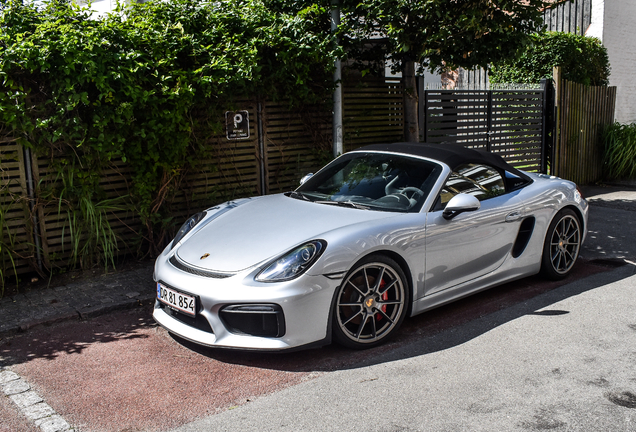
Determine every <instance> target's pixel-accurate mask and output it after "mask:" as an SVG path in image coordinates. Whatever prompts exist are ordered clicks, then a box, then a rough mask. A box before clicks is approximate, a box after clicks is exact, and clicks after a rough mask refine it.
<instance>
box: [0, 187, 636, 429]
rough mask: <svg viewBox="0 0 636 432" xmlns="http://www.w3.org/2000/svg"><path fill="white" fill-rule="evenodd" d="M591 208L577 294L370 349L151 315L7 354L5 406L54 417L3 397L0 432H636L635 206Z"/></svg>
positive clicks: (62, 329)
mask: <svg viewBox="0 0 636 432" xmlns="http://www.w3.org/2000/svg"><path fill="white" fill-rule="evenodd" d="M584 193H586V194H587V196H588V197H590V201H591V202H592V203H593V204H592V209H591V213H590V227H591V228H590V229H591V232H590V234H589V237H588V241H587V243H586V245H585V247H584V249H583V251H582V257H583V259H582V260H581V261H579V263H577V266H576V268H575V272H574V274H573V275H572V276H571V278H570V279H569V280H568V281H566V282H564V283H560V284H559V283H547V282H545V281H543V280H541V279H540V278H538V277H532V278H526V279H523V280H520V281H516V282H513V283H510V284H506V285H504V286H501V287H497V288H494V289H491V290H488V291H486V292H483V293H480V294H478V295H475V296H472V297H470V298H467V299H464V300H462V301H460V302H457V303H454V304H452V305H448V306H445V307H442V308H439V309H436V310H434V311H431V312H429V313H426V314H423V315H420V316H418V317H414V318H412V319H409V320H407V321H406V322H405V325H404V326H403V328H402V329H401V330H400V333H399V335H398V337H397V338H396V339H395V340H394V341H393V342H391V343H389V344H387V345H384V346H382V347H379V348H376V349H372V350H367V351H363V352H354V351H348V350H345V349H342V348H339V347H337V346H330V347H325V348H321V349H315V350H310V351H304V352H298V353H289V354H277V355H273V354H267V355H265V354H257V353H241V352H235V351H222V350H213V349H206V348H201V347H196V346H193V345H191V344H188V343H186V342H184V341H181V340H178V339H175V338H173V337H171V336H170V335H169V334H168V333H167V332H166V331H165V330H163V329H161V328H159V327H157V326H156V325H155V324H154V323H153V322H152V319H151V318H150V308H151V305H150V304H146V305H140V306H139V307H137V308H134V309H131V310H126V311H117V312H113V313H110V314H108V315H104V316H100V317H96V318H92V319H88V320H85V321H79V322H78V321H69V322H64V323H59V324H55V325H51V326H41V327H38V328H34V329H31V330H30V331H28V332H27V333H23V334H19V335H16V336H13V337H9V338H6V339H4V340H0V364H1V365H2V366H3V368H0V384H2V386H3V389H4V391H5V395H6V394H7V388H16V389H20V388H22V389H24V388H25V386H28V387H29V391H28V392H27V393H28V394H30V395H31V396H32V397H37V398H41V399H42V400H41V402H38V403H37V404H35V405H32V406H31V407H33V406H36V407H39V408H38V409H40V410H44V411H46V410H50V413H49V414H47V416H46V417H41V418H40V420H37V421H36V422H34V421H31V420H29V419H28V418H26V417H25V415H24V414H25V410H24V409H19V408H18V407H17V406H16V404H15V403H13V401H12V399H10V398H9V397H8V396H0V432H14V431H27V432H30V431H45V432H55V431H61V430H65V429H66V430H68V428H69V427H72V428H73V429H74V430H75V431H86V432H88V431H117V432H133V431H211V430H213V431H216V430H219V431H222V430H228V431H229V430H232V431H234V430H259V431H262V430H265V431H266V430H294V431H299V430H307V431H314V430H328V431H331V430H333V431H349V430H351V431H359V430H365V431H366V430H368V431H382V432H385V431H517V430H518V431H533V430H554V431H636V271H635V269H636V265H633V264H630V263H633V262H636V242H634V239H636V225H635V224H634V220H635V219H636V218H633V217H632V216H633V215H634V213H633V211H636V208H632V205H633V204H634V202H633V200H634V199H635V198H636V196H633V195H630V194H634V192H621V193H619V195H618V196H617V195H611V194H613V193H615V192H614V191H610V192H609V193H608V191H607V190H601V192H600V193H595V194H590V193H589V192H585V191H584ZM610 195H611V196H610ZM619 263H627V264H626V265H623V266H620V267H618V266H617V265H618V264H619ZM20 394H26V393H20ZM47 412H48V411H47ZM44 420H46V422H44Z"/></svg>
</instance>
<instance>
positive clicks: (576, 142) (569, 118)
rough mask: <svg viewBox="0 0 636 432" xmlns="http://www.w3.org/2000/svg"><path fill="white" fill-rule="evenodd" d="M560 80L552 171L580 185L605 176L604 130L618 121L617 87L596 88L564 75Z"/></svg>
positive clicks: (558, 74)
mask: <svg viewBox="0 0 636 432" xmlns="http://www.w3.org/2000/svg"><path fill="white" fill-rule="evenodd" d="M554 79H555V83H556V89H555V93H556V98H555V99H556V102H555V108H556V123H557V127H556V134H555V135H556V136H555V145H554V150H553V151H554V155H553V158H552V160H553V166H552V169H551V173H552V174H554V175H556V176H559V177H562V178H566V179H568V180H572V181H574V182H576V183H578V184H589V183H593V182H595V181H598V180H599V179H601V178H602V176H603V148H602V143H601V132H602V130H603V128H604V127H605V126H607V125H610V124H612V123H613V122H614V111H615V105H616V87H592V86H585V85H583V84H577V83H573V82H570V81H567V80H564V79H562V78H561V71H560V68H556V69H555V71H554Z"/></svg>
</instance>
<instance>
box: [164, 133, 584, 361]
mask: <svg viewBox="0 0 636 432" xmlns="http://www.w3.org/2000/svg"><path fill="white" fill-rule="evenodd" d="M587 215H588V204H587V202H586V201H585V199H583V198H582V196H581V194H580V193H579V191H578V189H577V187H576V185H575V184H574V183H572V182H570V181H567V180H562V179H560V178H556V177H550V176H547V175H544V174H533V173H528V172H524V171H521V170H518V169H515V168H513V167H512V166H510V165H508V164H507V163H506V162H504V160H503V159H501V158H500V157H499V156H496V155H493V154H491V153H485V152H480V151H476V150H471V149H465V148H463V147H460V146H456V145H427V144H416V143H398V144H385V145H371V146H368V147H364V148H361V149H358V150H356V151H353V152H350V153H346V154H344V155H342V156H340V157H338V158H337V159H335V160H334V161H332V162H331V163H329V164H328V165H327V166H325V167H324V168H323V169H321V170H320V171H319V172H318V173H316V174H315V175H311V174H309V175H307V176H305V177H304V178H303V179H302V180H301V186H300V187H299V188H298V189H296V190H295V191H293V192H288V193H284V194H278V195H269V196H262V197H255V198H246V199H238V200H234V201H228V202H226V203H224V204H220V205H217V206H215V207H212V208H209V209H207V210H205V211H203V212H201V213H198V214H196V215H194V216H192V217H191V218H190V219H188V220H187V221H186V222H185V223H184V224H183V226H182V227H181V229H180V230H179V232H178V233H177V235H176V237H175V238H174V240H173V241H172V243H171V244H169V245H168V246H167V247H166V249H165V250H164V251H163V253H162V254H161V256H160V257H159V258H158V259H157V262H156V264H155V275H154V278H155V282H156V287H157V301H156V303H155V308H154V313H153V316H154V319H155V320H156V321H157V322H158V323H159V324H160V325H162V326H163V327H165V328H166V329H167V330H168V331H170V332H171V333H174V334H176V335H178V336H180V337H182V338H185V339H188V340H190V341H193V342H196V343H198V344H202V345H207V346H213V347H224V348H241V349H258V350H270V351H276V350H284V349H290V348H301V347H302V348H306V347H309V346H316V345H324V344H328V343H330V342H331V341H332V339H335V341H337V342H338V343H340V344H342V345H345V346H347V347H351V348H365V347H371V346H375V345H377V344H380V343H382V342H384V341H386V340H387V339H388V338H389V337H391V335H393V334H395V332H396V331H397V330H398V328H399V327H400V324H401V323H402V321H403V320H404V318H405V317H407V316H411V315H416V314H419V313H422V312H425V311H427V310H429V309H432V308H435V307H437V306H440V305H443V304H445V303H448V302H452V301H454V300H457V299H459V298H462V297H465V296H467V295H470V294H473V293H475V292H478V291H481V290H484V289H486V288H490V287H493V286H495V285H498V284H501V283H504V282H508V281H511V280H513V279H519V278H523V277H526V276H529V275H533V274H536V273H539V272H541V273H542V274H543V275H544V276H545V277H547V278H549V279H560V278H564V277H565V276H567V275H568V273H569V272H570V271H571V270H572V266H573V265H574V263H575V261H576V259H577V257H578V255H579V250H580V247H581V244H582V243H583V240H584V239H585V232H586V225H587Z"/></svg>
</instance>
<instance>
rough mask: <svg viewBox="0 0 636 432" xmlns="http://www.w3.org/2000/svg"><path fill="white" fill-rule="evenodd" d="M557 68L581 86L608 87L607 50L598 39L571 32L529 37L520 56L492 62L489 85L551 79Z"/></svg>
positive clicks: (538, 34) (565, 76)
mask: <svg viewBox="0 0 636 432" xmlns="http://www.w3.org/2000/svg"><path fill="white" fill-rule="evenodd" d="M556 66H561V67H562V68H563V74H564V78H565V79H567V80H569V81H574V82H577V83H580V84H585V85H588V86H589V85H592V86H598V85H608V83H609V75H610V65H609V58H608V56H607V50H606V49H605V47H604V46H603V44H601V42H600V41H599V40H598V39H595V38H589V37H585V36H579V35H576V34H573V33H561V32H542V33H537V34H534V35H532V38H531V40H530V42H529V44H528V45H527V46H526V49H525V50H524V51H523V53H522V54H521V56H520V57H518V58H512V59H507V60H504V61H501V62H495V63H494V64H493V66H492V70H491V72H490V75H489V77H490V82H493V83H510V82H514V83H538V82H539V81H541V79H542V78H552V68H554V67H556Z"/></svg>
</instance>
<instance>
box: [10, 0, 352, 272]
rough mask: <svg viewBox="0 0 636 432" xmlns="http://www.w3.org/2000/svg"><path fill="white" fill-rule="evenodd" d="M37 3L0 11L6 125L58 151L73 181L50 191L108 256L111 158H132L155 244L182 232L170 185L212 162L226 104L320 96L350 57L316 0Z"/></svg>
mask: <svg viewBox="0 0 636 432" xmlns="http://www.w3.org/2000/svg"><path fill="white" fill-rule="evenodd" d="M34 3H35V2H33V3H32V2H24V4H23V2H22V1H17V0H16V1H9V2H7V3H5V4H4V9H3V10H2V11H1V12H0V122H2V123H3V124H5V125H7V126H9V127H10V128H12V129H13V131H14V135H15V136H16V137H19V138H20V139H21V143H22V144H23V145H25V146H28V147H30V148H32V149H33V150H34V151H35V152H36V154H38V155H40V156H42V157H44V158H48V159H50V160H52V161H56V162H55V163H56V164H57V167H58V178H64V179H65V182H64V184H61V182H60V181H57V182H54V183H55V184H52V185H51V186H50V188H51V189H50V190H49V191H44V192H42V194H43V195H41V196H48V198H49V199H50V200H51V201H52V202H58V203H60V205H62V204H63V205H64V206H65V209H63V210H62V211H61V214H64V213H65V212H66V209H68V210H69V212H70V213H69V216H68V218H69V220H68V222H69V223H70V222H73V221H74V220H75V221H77V223H75V224H72V223H71V227H74V228H76V229H75V231H74V232H73V233H72V239H73V250H74V251H75V252H76V253H77V252H78V251H83V250H86V249H85V246H86V244H87V243H86V242H88V244H89V246H90V244H92V245H93V246H94V248H97V249H99V250H101V252H102V253H103V254H104V256H103V261H105V262H112V254H113V253H114V250H113V248H112V247H109V246H108V245H112V242H113V238H112V235H111V232H110V231H109V228H108V227H107V226H105V225H104V218H103V217H102V215H103V211H105V210H104V209H105V208H107V207H112V208H117V207H118V206H119V205H120V204H117V205H114V207H113V203H110V202H108V201H105V200H104V194H103V193H100V191H99V179H100V172H101V170H102V169H103V168H104V167H105V166H107V164H108V163H109V161H111V160H123V161H125V162H127V163H128V164H129V165H130V167H131V168H132V177H133V184H132V190H131V197H130V199H131V202H133V203H134V207H135V208H134V211H135V212H136V213H137V215H138V216H139V218H140V219H141V221H142V223H143V225H144V226H145V232H144V233H141V235H142V236H143V237H144V238H145V239H146V240H147V243H149V244H150V248H149V250H150V252H151V253H156V252H157V249H158V248H160V247H161V243H162V241H163V240H162V239H163V238H164V237H165V234H166V229H168V230H169V229H170V228H171V227H167V226H166V223H165V221H166V220H170V217H169V214H167V213H168V212H167V211H166V210H165V200H166V196H168V195H169V194H167V193H166V191H168V190H174V189H176V188H178V184H179V178H180V175H181V173H182V172H184V171H185V170H186V169H187V167H189V166H191V165H195V164H196V163H200V162H199V161H201V160H205V159H206V158H205V157H204V156H205V152H209V151H210V149H206V148H205V146H204V144H203V143H204V141H205V140H204V138H205V137H208V136H210V135H212V134H213V133H215V132H217V133H218V132H219V131H220V130H222V125H221V124H220V123H219V119H220V118H222V117H221V115H220V114H221V113H222V112H224V111H225V110H228V109H231V108H232V107H233V104H234V103H235V101H237V100H246V99H247V100H257V101H260V100H265V99H267V100H274V101H276V100H284V101H288V102H289V104H290V105H292V106H301V105H304V104H312V103H319V102H322V101H324V100H326V99H328V98H329V97H330V94H331V92H332V89H333V83H332V71H333V65H334V61H335V59H336V57H339V56H340V55H341V53H340V52H339V51H338V49H337V48H335V45H334V43H333V42H334V41H333V39H332V36H331V35H330V34H329V33H328V32H327V33H324V32H320V31H315V30H316V28H315V27H316V26H315V17H316V16H319V15H320V16H322V15H323V12H324V11H323V10H321V9H320V8H318V7H317V6H312V7H309V8H307V9H304V10H302V11H300V12H298V13H295V14H289V13H287V14H286V13H275V12H273V11H271V10H270V9H268V8H266V7H265V6H264V5H263V3H262V2H261V0H243V1H241V0H220V1H216V2H201V1H199V0H171V1H168V2H166V1H155V2H147V3H143V4H136V3H135V4H133V5H132V6H131V7H130V8H127V9H125V10H123V9H122V10H119V11H116V13H113V14H110V15H108V16H106V17H102V18H95V17H91V13H90V11H88V10H87V9H81V8H78V7H77V6H75V5H74V4H72V3H71V2H67V1H65V0H51V1H48V2H46V3H44V4H45V6H41V5H40V6H36V5H35V4H34ZM37 3H40V2H37ZM38 7H39V8H40V9H38ZM70 185H72V186H70ZM45 186H46V185H45ZM69 192H71V193H69ZM47 194H48V195H47ZM89 201H90V202H89ZM73 212H76V216H77V217H76V218H75V219H73V215H74V213H73ZM88 215H92V216H94V217H93V218H92V219H90V223H88V221H87V217H88ZM80 222H81V223H80ZM82 227H83V229H84V230H85V231H87V232H84V233H81V232H77V229H79V228H82ZM82 239H83V240H82ZM99 239H106V240H105V241H104V242H102V243H100V242H101V240H99ZM78 242H80V243H78ZM82 242H84V243H82ZM100 245H101V246H100ZM87 253H88V254H89V255H90V253H91V252H90V251H89V252H87ZM75 258H79V262H82V258H81V257H75ZM88 261H91V260H88ZM88 261H87V262H88Z"/></svg>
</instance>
